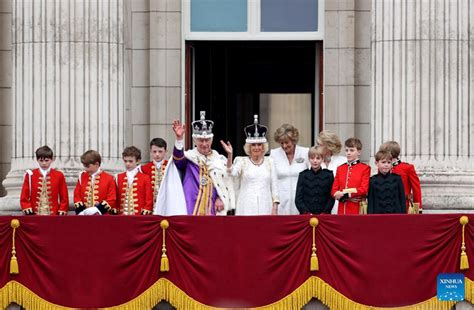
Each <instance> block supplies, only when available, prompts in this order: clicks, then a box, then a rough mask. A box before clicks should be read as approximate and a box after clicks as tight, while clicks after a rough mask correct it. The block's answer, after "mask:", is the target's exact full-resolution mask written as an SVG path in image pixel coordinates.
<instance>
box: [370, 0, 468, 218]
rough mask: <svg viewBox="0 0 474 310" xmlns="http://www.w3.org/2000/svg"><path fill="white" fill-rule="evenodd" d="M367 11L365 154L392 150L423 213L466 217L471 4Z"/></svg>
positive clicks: (381, 6)
mask: <svg viewBox="0 0 474 310" xmlns="http://www.w3.org/2000/svg"><path fill="white" fill-rule="evenodd" d="M372 11H373V14H372V25H373V27H372V42H371V45H372V107H371V108H372V111H371V114H372V129H371V141H372V149H373V150H374V151H375V150H377V149H378V147H379V145H380V144H381V143H382V142H384V141H386V140H392V139H394V140H396V141H399V142H400V144H401V147H402V153H401V157H402V160H406V161H408V162H412V163H414V164H415V166H416V168H417V171H418V174H419V175H420V178H421V181H422V190H423V200H424V205H425V207H426V208H425V210H427V211H429V212H441V211H445V210H451V211H452V210H454V211H461V210H469V211H472V210H473V207H474V105H473V102H474V22H473V21H474V1H473V0H459V1H454V0H448V1H445V0H420V1H402V0H390V1H388V0H384V1H378V0H377V1H372ZM372 156H373V155H372Z"/></svg>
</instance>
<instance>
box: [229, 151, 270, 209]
mask: <svg viewBox="0 0 474 310" xmlns="http://www.w3.org/2000/svg"><path fill="white" fill-rule="evenodd" d="M229 174H230V175H232V176H233V177H235V178H238V179H239V180H240V190H239V193H238V195H237V206H236V208H235V214H236V215H270V214H272V206H273V202H279V199H278V189H277V185H276V182H277V180H276V173H275V167H274V165H273V160H272V159H271V158H269V157H264V160H263V163H262V164H261V165H259V166H257V165H255V164H253V163H252V162H251V161H250V158H249V157H247V156H244V157H236V158H235V160H234V164H233V166H232V169H231V170H229Z"/></svg>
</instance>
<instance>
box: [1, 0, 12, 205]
mask: <svg viewBox="0 0 474 310" xmlns="http://www.w3.org/2000/svg"><path fill="white" fill-rule="evenodd" d="M11 24H12V4H11V1H0V111H1V113H0V182H1V181H3V179H5V177H6V175H7V173H8V171H10V162H11V148H10V147H8V146H9V145H10V143H11V140H12V139H11V136H12V104H11V102H12V27H11ZM5 194H6V192H5V188H4V187H3V186H0V197H2V196H4V195H5Z"/></svg>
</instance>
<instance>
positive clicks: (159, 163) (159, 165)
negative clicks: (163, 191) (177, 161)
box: [153, 159, 164, 169]
mask: <svg viewBox="0 0 474 310" xmlns="http://www.w3.org/2000/svg"><path fill="white" fill-rule="evenodd" d="M163 161H164V159H162V160H160V161H158V162H156V161H153V164H154V165H155V167H156V169H160V168H161V166H162V165H163Z"/></svg>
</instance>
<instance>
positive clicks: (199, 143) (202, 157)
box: [154, 111, 235, 215]
mask: <svg viewBox="0 0 474 310" xmlns="http://www.w3.org/2000/svg"><path fill="white" fill-rule="evenodd" d="M213 127H214V122H213V121H211V120H206V112H205V111H201V112H200V119H199V120H196V121H194V122H193V123H192V133H193V134H192V137H193V142H194V144H195V147H194V148H193V149H191V150H188V151H185V150H184V138H183V137H184V133H185V131H186V129H185V125H184V124H182V123H181V122H180V121H179V120H175V121H174V122H173V131H174V133H175V135H176V141H175V146H174V149H173V157H172V160H171V162H170V163H169V164H168V167H167V169H166V171H165V175H164V178H163V183H162V185H161V187H160V190H159V192H158V197H157V199H156V203H155V208H154V213H155V214H159V215H180V214H181V215H184V214H188V215H226V214H227V211H228V210H231V209H234V207H235V203H234V199H235V198H234V192H233V185H232V179H231V178H230V177H229V176H228V175H227V169H226V162H227V159H226V158H225V157H224V156H223V155H220V154H219V153H217V152H216V151H215V150H213V149H212V148H211V147H212V139H213V137H214V134H213V133H212V129H213ZM181 180H182V181H181Z"/></svg>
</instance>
